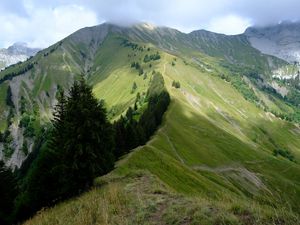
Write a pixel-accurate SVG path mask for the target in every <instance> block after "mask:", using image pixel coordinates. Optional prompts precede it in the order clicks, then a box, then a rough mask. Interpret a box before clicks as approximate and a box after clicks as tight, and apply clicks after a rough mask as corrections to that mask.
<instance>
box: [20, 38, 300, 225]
mask: <svg viewBox="0 0 300 225" xmlns="http://www.w3.org/2000/svg"><path fill="white" fill-rule="evenodd" d="M109 41H112V42H110V43H113V42H114V41H116V40H108V43H109ZM113 46H115V44H113ZM116 48H117V49H118V48H119V47H116ZM129 50H130V49H123V48H122V49H121V50H120V51H121V53H120V55H121V56H122V57H124V55H128V52H127V51H129ZM122 51H124V52H123V53H122ZM99 54H100V53H99ZM141 54H144V53H141ZM161 56H162V58H161V60H160V61H159V63H157V64H156V65H154V67H155V70H157V71H160V72H161V73H162V74H163V76H164V79H165V83H166V88H167V89H168V91H169V93H170V95H171V97H172V103H171V105H170V106H169V109H168V111H167V112H166V114H165V116H164V122H163V124H162V126H161V127H160V129H159V130H158V131H157V133H156V134H155V135H154V136H153V137H152V139H151V140H150V141H149V142H148V143H147V144H146V145H145V146H141V147H139V148H137V149H135V150H133V151H132V152H131V153H130V154H128V155H127V156H125V157H124V158H123V159H121V160H120V161H119V162H118V163H117V165H116V169H115V170H114V171H113V172H111V173H110V174H108V175H106V176H104V177H100V178H98V179H96V181H95V186H94V188H93V189H92V190H91V191H89V192H87V193H85V194H83V195H82V196H79V197H78V198H74V199H71V200H69V201H67V202H63V203H61V204H58V205H57V206H55V207H53V208H51V209H45V210H43V211H42V212H40V213H38V215H37V216H35V217H34V218H33V219H31V220H29V221H27V222H26V223H25V224H215V225H217V224H295V225H296V224H298V221H299V213H300V211H299V208H298V203H299V200H300V177H299V172H300V166H299V164H298V163H294V162H291V161H289V160H288V159H285V158H284V157H277V158H276V157H274V156H273V151H274V149H286V150H288V151H289V152H291V154H293V156H294V157H295V160H296V162H299V160H300V152H299V146H300V139H299V132H300V129H299V127H298V126H297V125H295V124H293V123H289V122H287V121H283V120H281V119H278V118H276V117H275V116H273V115H272V114H270V113H267V112H264V111H263V110H262V109H260V108H259V107H257V106H256V105H255V104H254V103H251V102H249V101H247V100H245V98H244V97H243V96H242V95H241V94H240V93H239V92H238V90H236V89H235V88H234V87H233V86H232V85H231V84H230V83H228V82H226V81H224V80H222V79H221V78H219V77H218V76H216V75H215V74H214V73H215V72H214V70H207V69H199V66H198V65H195V64H193V63H191V62H189V63H187V62H186V61H185V59H181V58H180V57H177V60H176V64H175V65H172V61H173V59H174V56H172V55H170V54H167V53H161ZM99 57H100V56H99ZM111 57H117V56H111ZM122 57H121V58H117V60H116V62H117V63H118V62H119V63H120V66H118V69H116V68H114V66H112V67H111V68H110V69H104V70H103V71H104V72H103V71H102V72H101V74H102V75H103V79H102V78H101V79H99V80H98V81H99V82H98V83H97V84H96V85H95V87H94V93H95V94H96V96H97V97H99V98H102V97H103V98H104V99H105V100H106V102H107V104H108V105H109V106H113V105H123V107H124V108H125V107H126V106H127V105H126V104H130V102H131V101H132V99H133V98H134V97H135V96H134V95H132V94H130V90H131V87H132V83H133V81H135V82H136V83H137V86H138V91H140V92H142V91H145V90H146V89H147V82H148V80H143V79H142V77H139V76H138V75H137V74H136V71H132V70H131V68H130V64H129V63H128V62H129V61H130V60H129V61H128V62H126V63H125V64H124V65H123V66H122V65H121V64H122V63H121V62H120V61H121V59H122ZM138 57H139V56H138ZM141 58H143V57H141ZM108 60H109V59H108ZM201 60H205V59H203V58H202V59H201ZM211 60H212V59H211V58H209V60H207V61H205V62H206V63H207V64H208V65H209V64H210V63H211ZM212 62H213V61H212ZM222 69H223V68H218V67H217V68H216V70H222ZM105 71H106V72H105ZM224 72H226V71H224ZM98 73H100V71H99V72H98ZM101 74H100V75H99V76H101ZM91 79H93V78H91ZM95 79H96V78H95ZM174 80H176V81H179V82H180V85H181V87H180V88H179V89H178V88H173V87H172V82H173V81H174ZM108 85H109V88H108ZM120 111H122V109H120Z"/></svg>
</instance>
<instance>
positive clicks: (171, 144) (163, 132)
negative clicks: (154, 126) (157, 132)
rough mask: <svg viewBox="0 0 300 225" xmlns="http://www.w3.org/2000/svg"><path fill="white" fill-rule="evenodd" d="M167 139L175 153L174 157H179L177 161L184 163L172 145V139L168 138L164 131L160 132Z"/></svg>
mask: <svg viewBox="0 0 300 225" xmlns="http://www.w3.org/2000/svg"><path fill="white" fill-rule="evenodd" d="M161 133H162V134H163V135H164V136H165V137H166V139H167V141H168V143H169V145H170V147H171V149H172V150H173V152H174V153H175V155H176V157H177V158H178V159H179V161H180V162H181V163H183V164H185V161H184V160H183V158H182V157H181V156H180V155H179V154H178V151H177V149H176V147H175V146H174V144H173V143H172V141H171V140H170V137H169V136H168V135H167V134H166V133H165V132H164V131H162V132H161Z"/></svg>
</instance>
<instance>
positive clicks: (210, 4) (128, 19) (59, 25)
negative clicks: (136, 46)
mask: <svg viewBox="0 0 300 225" xmlns="http://www.w3.org/2000/svg"><path fill="white" fill-rule="evenodd" d="M299 9H300V0H1V1H0V24H1V25H0V47H8V46H10V45H11V44H13V43H15V42H26V43H28V45H29V46H30V47H40V48H44V47H47V46H49V45H51V44H54V43H56V42H57V41H59V40H61V39H63V38H64V37H66V36H68V35H69V34H71V33H73V32H75V31H76V30H78V29H80V28H82V27H86V26H94V25H98V24H101V23H103V22H107V21H108V22H113V23H117V24H121V25H130V24H133V23H137V22H148V23H151V24H154V25H157V26H169V27H173V28H176V29H178V30H180V31H182V32H186V33H187V32H191V31H192V30H198V29H206V30H210V31H213V32H218V33H224V34H240V33H243V32H244V30H245V29H246V28H247V27H249V26H253V25H256V26H265V25H269V24H276V23H279V22H281V21H286V20H291V21H296V20H299V19H300V18H299V17H300V13H299Z"/></svg>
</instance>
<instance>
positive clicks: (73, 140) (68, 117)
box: [16, 79, 114, 219]
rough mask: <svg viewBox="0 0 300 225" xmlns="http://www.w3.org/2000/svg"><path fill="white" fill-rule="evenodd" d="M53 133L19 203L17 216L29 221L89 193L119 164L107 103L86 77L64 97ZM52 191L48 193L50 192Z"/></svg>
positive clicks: (59, 104) (59, 103)
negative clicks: (43, 209)
mask: <svg viewBox="0 0 300 225" xmlns="http://www.w3.org/2000/svg"><path fill="white" fill-rule="evenodd" d="M58 101H59V102H58V105H57V106H56V108H55V113H54V119H53V131H52V132H51V138H50V140H49V141H48V144H47V146H46V148H45V149H42V150H41V152H40V154H39V156H38V158H37V159H36V162H35V163H34V167H33V169H32V170H31V171H30V172H29V173H28V174H29V175H28V178H27V183H26V185H25V190H23V191H22V193H23V194H22V195H21V196H19V199H18V201H17V207H16V208H17V212H16V215H17V217H19V219H22V218H26V217H28V216H29V215H31V214H32V213H34V212H35V211H36V210H38V209H40V208H41V207H43V206H48V205H52V204H54V203H55V202H57V201H60V200H63V199H65V198H68V197H71V196H74V195H76V194H78V193H81V192H82V191H84V190H86V189H87V188H88V187H90V186H91V185H92V183H93V179H94V178H95V177H96V176H99V175H103V174H105V173H107V172H108V171H110V170H111V169H112V168H113V165H114V135H113V129H112V126H111V124H110V123H109V122H108V120H107V118H106V111H105V108H104V103H103V101H98V100H97V99H96V98H95V97H94V96H93V94H92V89H91V87H89V86H88V85H87V84H86V83H85V81H84V80H83V79H82V80H81V81H80V82H75V83H74V85H73V87H72V88H71V89H70V91H69V94H68V97H65V96H64V94H63V93H61V94H60V95H59V98H58ZM45 193H47V194H45Z"/></svg>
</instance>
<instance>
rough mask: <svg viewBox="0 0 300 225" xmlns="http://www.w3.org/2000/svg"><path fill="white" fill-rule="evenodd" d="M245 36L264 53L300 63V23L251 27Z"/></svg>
mask: <svg viewBox="0 0 300 225" xmlns="http://www.w3.org/2000/svg"><path fill="white" fill-rule="evenodd" d="M244 34H245V35H246V36H247V38H248V40H249V42H250V43H251V45H252V46H253V47H254V48H256V49H258V50H260V51H261V52H262V53H265V54H268V55H273V56H276V57H278V58H281V59H283V60H286V61H288V62H290V63H295V62H297V63H299V62H300V22H282V23H280V24H277V25H271V26H266V27H250V28H248V29H247V30H246V31H245V33H244Z"/></svg>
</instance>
